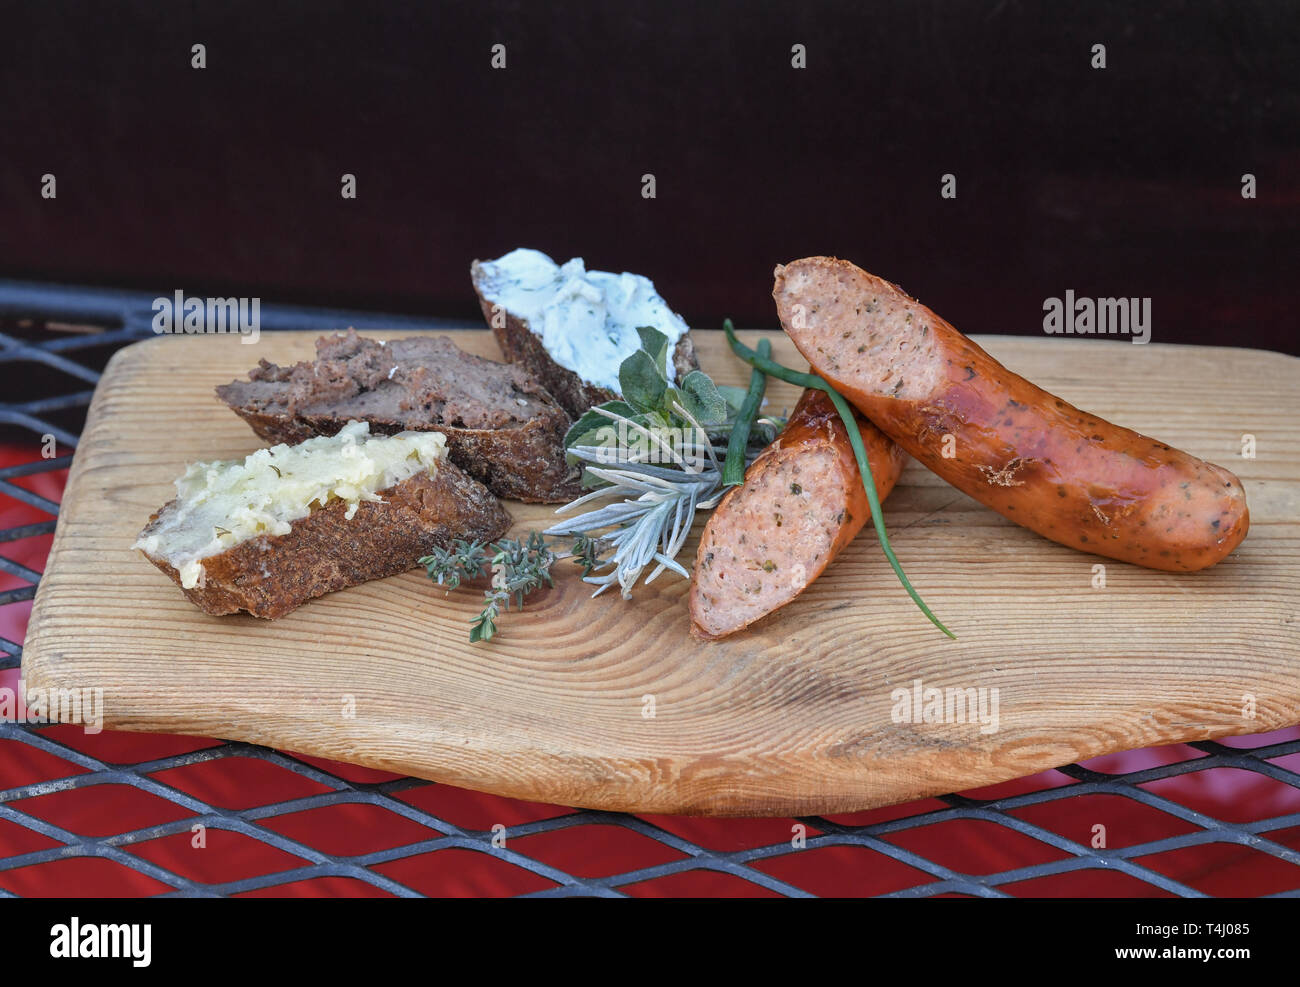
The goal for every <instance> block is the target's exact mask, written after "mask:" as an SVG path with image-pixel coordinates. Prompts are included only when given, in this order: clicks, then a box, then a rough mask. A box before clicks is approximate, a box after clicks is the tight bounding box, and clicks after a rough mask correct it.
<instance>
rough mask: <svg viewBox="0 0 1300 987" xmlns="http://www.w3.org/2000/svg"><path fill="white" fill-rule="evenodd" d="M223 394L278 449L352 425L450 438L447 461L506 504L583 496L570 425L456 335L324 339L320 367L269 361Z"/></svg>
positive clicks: (527, 384) (516, 373) (528, 379)
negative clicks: (569, 459)
mask: <svg viewBox="0 0 1300 987" xmlns="http://www.w3.org/2000/svg"><path fill="white" fill-rule="evenodd" d="M248 377H249V379H248V380H247V381H232V382H231V383H229V384H223V385H222V386H220V387H218V388H217V395H218V396H219V397H220V398H221V400H222V401H224V402H226V404H228V405H229V406H230V407H231V409H233V410H234V412H235V413H236V414H237V415H239V416H240V417H241V418H243V419H244V421H246V422H248V424H249V425H251V426H252V428H253V431H254V432H256V433H257V434H258V435H259V436H261V437H262V438H263V439H265V440H266V441H267V442H270V443H272V444H274V443H279V442H286V443H290V444H292V443H295V442H301V441H302V440H304V439H308V438H311V437H312V436H314V435H333V434H335V433H336V432H338V430H339V429H341V428H342V427H343V426H344V425H346V424H347V423H348V421H349V420H353V419H355V420H358V421H364V422H368V423H369V424H370V430H371V432H372V433H376V434H386V435H392V434H394V433H397V432H401V431H407V430H410V431H421V432H441V433H442V434H443V435H445V436H446V437H447V455H448V456H449V457H450V459H451V461H452V462H453V463H455V464H456V465H457V466H459V467H460V468H461V469H462V470H464V471H465V472H466V473H468V474H469V475H470V476H472V477H474V479H476V480H478V481H480V482H482V483H483V484H485V485H486V486H487V488H488V489H489V490H491V491H492V492H493V493H494V494H496V495H497V496H498V497H508V498H510V499H513V500H523V501H530V502H533V503H543V504H563V503H567V502H568V501H570V500H573V499H574V498H575V497H577V496H579V494H580V493H581V489H580V485H579V475H580V469H579V468H578V467H577V466H570V465H568V464H567V463H566V462H565V460H564V433H565V432H566V431H568V428H569V417H568V415H567V414H566V413H565V410H564V408H563V407H561V406H560V405H559V404H557V403H556V401H555V399H554V398H553V397H552V396H551V394H550V393H549V392H548V391H547V389H546V388H545V387H544V386H543V384H542V382H541V381H540V380H538V379H537V378H536V377H535V376H533V375H531V374H529V373H528V372H527V370H526V369H525V368H523V367H518V366H513V365H510V364H505V363H497V362H496V361H494V360H487V359H484V358H483V357H480V356H474V355H472V354H470V353H466V352H464V351H463V350H461V349H459V348H458V347H457V346H456V344H455V343H453V342H452V341H451V340H450V339H448V338H447V337H446V336H437V337H427V336H426V337H418V336H417V337H412V338H408V339H394V340H390V341H388V342H385V343H380V342H378V341H377V340H373V339H363V338H362V337H360V336H358V335H357V334H356V332H355V331H354V330H351V329H349V330H348V332H347V334H346V335H344V334H338V335H334V336H322V337H321V338H320V339H318V340H317V341H316V359H315V361H313V362H307V361H303V362H301V363H297V364H295V365H294V366H292V367H280V366H277V365H276V364H274V363H270V362H268V361H266V360H262V361H261V362H260V364H259V365H258V366H257V367H255V368H254V369H253V370H251V371H249V374H248Z"/></svg>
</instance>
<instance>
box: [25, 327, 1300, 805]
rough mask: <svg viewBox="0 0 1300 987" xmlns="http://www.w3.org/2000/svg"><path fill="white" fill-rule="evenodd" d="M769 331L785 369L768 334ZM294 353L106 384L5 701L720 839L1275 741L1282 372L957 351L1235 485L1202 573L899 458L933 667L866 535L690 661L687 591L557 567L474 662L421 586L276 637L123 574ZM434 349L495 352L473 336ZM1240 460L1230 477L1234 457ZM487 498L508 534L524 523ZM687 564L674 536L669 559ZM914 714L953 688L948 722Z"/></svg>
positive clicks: (1284, 435)
mask: <svg viewBox="0 0 1300 987" xmlns="http://www.w3.org/2000/svg"><path fill="white" fill-rule="evenodd" d="M697 335H698V336H699V339H698V347H699V352H700V359H701V362H702V364H703V366H704V368H705V369H706V370H707V371H708V372H709V373H710V374H712V375H713V376H714V377H715V379H716V380H718V382H719V383H731V384H740V383H742V382H743V381H744V380H745V379H746V376H747V368H745V367H743V366H742V365H741V364H740V363H739V362H738V361H736V360H735V359H733V358H732V357H731V356H730V355H729V354H728V353H727V352H726V351H725V345H724V342H723V340H722V338H721V336H720V335H719V334H716V333H699V334H697ZM750 335H751V337H753V336H755V335H756V334H750ZM771 336H772V340H773V344H774V346H775V350H776V353H777V355H778V358H780V359H782V360H784V361H785V362H786V363H788V364H791V365H794V364H796V363H797V362H798V359H797V356H796V355H795V352H794V349H793V347H792V346H791V345H790V344H789V343H788V341H787V339H786V337H785V336H784V335H783V334H780V333H771ZM313 338H314V337H313V336H311V335H307V334H297V333H293V334H265V335H263V336H262V337H261V340H260V342H258V343H257V344H256V345H251V346H250V345H241V343H240V342H239V340H238V338H237V337H233V336H191V337H160V338H158V339H151V340H148V341H146V342H143V343H138V344H136V345H134V346H131V347H128V348H126V349H125V350H123V351H121V352H120V353H118V354H117V355H116V356H115V357H114V358H113V360H112V362H111V363H110V364H109V367H108V369H107V370H106V372H105V374H104V378H103V380H102V382H101V383H100V385H99V388H98V389H97V391H96V393H95V398H94V402H93V404H92V406H91V409H90V415H89V420H88V421H87V425H86V429H85V433H84V436H83V440H82V444H81V446H80V448H79V449H78V451H77V454H76V458H75V461H74V463H73V466H72V471H71V476H70V478H69V481H68V486H67V491H66V494H65V496H64V500H63V509H62V513H61V516H60V518H59V523H58V531H57V533H56V535H55V539H54V546H53V550H52V552H51V554H50V558H49V563H48V567H47V569H46V572H45V576H44V578H43V579H42V581H41V584H40V589H39V591H38V593H37V595H36V602H35V609H34V612H33V615H32V621H31V627H30V630H29V631H28V636H27V643H26V649H25V651H24V656H23V673H24V676H25V678H26V681H27V685H28V687H29V688H31V687H46V688H69V689H70V688H76V689H82V688H102V689H103V696H104V700H103V702H104V708H105V725H106V726H109V727H111V728H114V729H120V730H146V731H165V732H168V733H182V734H198V735H205V736H212V737H222V738H230V739H236V740H244V741H250V742H253V743H258V744H266V745H270V746H273V747H280V748H285V749H288V750H292V751H300V752H303V753H308V754H314V755H319V756H322V757H327V758H334V759H338V760H342V761H353V762H356V763H359V764H365V765H369V766H372V767H376V768H382V769H388V770H391V771H397V772H405V773H409V774H412V775H418V776H422V777H426V778H431V779H435V780H437V781H443V782H448V783H450V784H454V785H459V786H463V787H467V788H474V789H482V790H485V791H491V792H496V793H499V794H502V795H508V796H514V797H518V798H524V799H536V800H541V801H545V802H554V803H561V804H565V805H574V806H591V807H598V808H605V809H615V810H624V811H632V812H677V813H715V814H734V815H742V814H780V815H804V814H810V813H833V812H845V811H850V810H857V809H863V808H868V807H872V806H877V805H881V804H887V803H891V802H900V801H904V800H907V799H914V798H919V797H922V796H927V795H932V794H937V793H943V792H949V791H956V790H962V789H968V788H972V787H975V786H980V785H984V784H988V783H992V782H998V781H1002V780H1005V779H1008V778H1013V777H1016V776H1020V775H1025V774H1030V773H1032V772H1036V771H1039V770H1042V769H1045V768H1050V767H1053V766H1057V765H1061V764H1066V763H1069V762H1072V761H1076V760H1080V759H1084V758H1089V757H1093V756H1096V755H1100V754H1105V753H1107V752H1110V751H1116V750H1123V749H1128V748H1136V747H1142V746H1147V745H1152V744H1164V743H1170V742H1174V741H1184V740H1194V739H1204V738H1210V737H1219V736H1224V735H1232V734H1250V733H1260V732H1263V731H1266V730H1269V729H1273V728H1277V727H1281V726H1284V725H1289V724H1294V723H1297V722H1300V638H1298V636H1297V623H1296V612H1297V609H1298V607H1297V600H1298V599H1300V520H1298V518H1300V438H1298V437H1297V422H1300V360H1297V359H1295V358H1292V357H1288V356H1283V355H1279V354H1276V353H1267V352H1262V351H1257V350H1233V349H1209V348H1201V347H1191V346H1161V345H1158V344H1152V345H1146V346H1135V345H1132V344H1129V343H1119V342H1100V341H1082V340H1066V339H1061V338H1054V339H1013V338H1006V337H989V338H980V340H979V341H980V343H981V344H982V345H983V346H985V347H986V348H987V349H988V350H990V352H992V354H993V355H994V356H996V357H997V358H999V359H1000V360H1002V361H1003V362H1005V363H1006V364H1007V365H1008V366H1009V367H1011V368H1012V369H1014V370H1016V371H1017V372H1019V373H1021V374H1023V375H1025V376H1027V377H1029V378H1030V379H1031V380H1034V381H1035V382H1037V383H1039V384H1041V385H1042V386H1044V387H1046V388H1048V389H1049V390H1051V391H1054V392H1055V393H1057V394H1059V395H1061V396H1062V397H1064V398H1065V399H1066V400H1068V401H1070V402H1072V403H1075V404H1077V405H1079V406H1081V407H1083V408H1086V409H1087V410H1089V411H1092V412H1096V413H1098V414H1101V415H1103V416H1104V417H1106V418H1109V419H1111V420H1113V421H1116V422H1120V423H1123V424H1125V425H1128V426H1130V427H1132V428H1136V429H1137V430H1139V431H1141V432H1144V433H1147V434H1149V435H1153V436H1156V437H1159V438H1160V439H1162V440H1164V441H1166V442H1169V443H1172V444H1173V445H1176V446H1179V447H1181V448H1183V449H1187V450H1189V451H1190V452H1192V453H1194V454H1195V455H1198V456H1201V457H1204V458H1206V459H1209V460H1212V461H1213V462H1216V463H1220V464H1222V465H1224V466H1227V467H1228V468H1230V469H1232V470H1233V471H1235V472H1236V473H1237V474H1238V475H1239V476H1240V477H1241V478H1242V480H1243V481H1244V483H1245V486H1246V491H1247V495H1248V498H1249V503H1250V509H1251V518H1252V525H1251V531H1250V536H1249V537H1248V538H1247V540H1246V542H1245V543H1244V544H1243V546H1242V547H1241V548H1240V549H1238V551H1237V552H1236V553H1234V554H1233V555H1232V556H1231V557H1230V558H1229V559H1227V560H1226V561H1224V562H1223V563H1222V564H1220V565H1219V566H1217V567H1216V568H1214V569H1211V570H1209V571H1207V572H1201V573H1194V574H1190V575H1173V574H1170V573H1163V572H1151V571H1147V570H1143V569H1138V568H1135V567H1133V566H1129V565H1124V564H1122V563H1118V562H1107V561H1105V560H1102V559H1099V558H1095V557H1093V556H1088V555H1082V554H1079V553H1077V552H1074V551H1070V550H1068V549H1066V548H1062V547H1060V546H1058V545H1055V544H1052V543H1050V542H1047V541H1045V540H1043V539H1042V538H1039V537H1038V536H1036V535H1033V534H1031V533H1030V532H1028V531H1025V530H1023V529H1021V528H1018V527H1016V526H1015V525H1013V524H1011V523H1010V522H1009V521H1006V520H1004V519H1003V518H1001V517H999V516H998V515H996V514H994V513H993V512H992V511H989V510H986V509H985V508H983V507H980V506H979V505H978V504H976V503H975V502H974V501H973V500H971V499H969V498H968V497H966V496H964V495H962V494H960V493H958V492H957V491H956V490H954V489H952V488H951V487H948V486H947V485H945V484H944V483H943V482H942V481H940V480H939V479H938V478H937V477H935V476H934V475H932V474H930V473H929V472H927V471H926V470H925V469H924V468H922V467H920V466H919V465H918V464H916V463H914V462H909V464H908V466H907V469H906V470H905V472H904V473H903V477H902V480H901V482H900V483H899V485H898V488H897V490H896V491H895V493H894V495H893V496H892V497H891V498H890V499H889V501H888V502H887V504H886V507H885V514H886V523H887V525H888V527H889V530H890V532H891V534H892V538H893V542H894V546H895V549H896V550H897V552H898V555H899V557H900V559H901V560H902V562H903V564H904V566H905V568H906V570H907V571H908V573H909V575H910V576H911V578H912V580H913V582H914V583H915V584H916V586H917V587H918V589H919V591H920V592H921V594H922V595H923V596H924V597H925V599H926V601H927V602H928V603H929V604H930V605H931V606H932V607H933V608H934V610H935V612H936V613H937V614H938V615H939V616H940V617H941V618H942V619H943V620H944V621H945V622H946V623H947V624H948V626H950V627H951V628H952V629H953V630H954V631H955V633H956V634H957V640H956V641H950V640H948V639H947V638H945V637H943V636H942V635H941V634H940V633H939V632H938V631H937V630H935V629H934V628H933V627H932V626H931V625H930V624H929V623H928V622H927V621H926V620H925V619H924V618H923V617H922V616H921V614H920V613H919V612H918V611H917V609H916V608H915V607H914V606H913V605H912V603H911V602H910V601H909V599H908V598H907V596H906V595H905V594H904V592H903V590H902V589H901V587H900V586H899V584H898V582H897V580H896V579H895V577H894V575H893V574H892V572H891V571H890V569H889V567H888V565H887V564H886V563H885V561H884V560H883V558H882V556H881V553H880V550H879V547H878V545H877V543H876V539H875V537H874V535H872V534H870V533H864V534H863V535H862V536H861V537H860V538H858V539H857V541H856V542H855V543H854V544H853V545H851V546H850V547H849V548H848V549H847V550H846V551H845V552H844V554H843V555H842V556H841V557H840V558H839V559H838V560H837V561H836V562H835V563H834V564H833V565H832V566H831V568H830V569H829V571H828V572H827V573H826V574H825V575H824V576H823V578H822V579H820V580H819V581H818V582H817V583H815V584H814V585H813V586H812V587H811V588H810V589H809V591H808V592H807V593H805V594H804V596H803V597H801V598H800V599H799V600H797V601H796V602H794V603H793V604H792V605H790V606H789V607H787V608H786V609H785V610H783V611H780V612H779V613H778V614H777V615H775V616H774V617H769V618H767V619H766V620H765V621H764V622H762V623H761V624H759V625H757V626H756V627H754V628H752V629H751V630H750V631H749V632H747V633H743V634H741V635H738V636H736V637H734V638H732V639H729V640H727V641H723V642H720V643H714V644H702V643H699V642H696V641H693V640H691V639H690V638H689V637H688V636H687V626H688V620H687V613H686V606H685V604H686V601H685V596H686V589H687V585H686V582H685V581H684V580H681V579H675V578H673V577H671V576H665V577H661V578H660V579H659V580H658V581H656V582H655V583H653V584H652V585H651V586H650V587H649V588H644V587H643V588H639V589H638V590H637V591H636V596H635V599H634V600H632V601H630V602H625V601H621V600H619V599H618V598H617V597H616V596H608V595H607V596H601V597H600V598H597V599H594V600H593V599H590V598H589V590H590V587H588V586H586V585H584V584H583V583H582V582H581V581H580V580H579V579H578V578H577V576H576V569H573V568H570V565H569V564H568V563H564V564H562V565H561V566H560V569H561V570H562V573H563V575H562V578H560V579H559V580H558V585H557V586H556V588H555V589H554V590H551V591H548V592H547V593H545V595H541V596H538V597H535V598H533V599H530V601H529V603H528V606H527V608H526V610H524V611H523V612H522V613H510V614H508V615H507V616H506V617H505V618H504V619H503V620H502V622H501V625H500V626H501V634H500V635H499V637H498V638H497V639H496V640H494V641H493V642H492V643H491V644H490V645H470V644H469V643H468V639H467V633H468V628H469V622H470V619H471V617H472V616H473V615H474V614H475V613H476V611H477V609H478V603H477V601H478V600H479V599H481V592H480V591H479V590H475V589H470V588H462V589H461V590H458V591H456V592H453V593H450V594H447V593H445V592H443V591H441V590H439V589H437V588H435V587H434V586H433V585H431V584H430V583H429V581H428V580H427V579H426V578H425V576H424V575H423V573H422V572H411V573H407V574H406V575H403V576H398V577H394V578H391V579H385V580H382V581H378V582H373V583H370V584H368V585H365V586H361V587H357V588H354V589H350V590H346V591H344V592H340V593H335V594H333V595H331V596H328V597H324V598H322V599H319V600H315V601H313V602H310V603H308V604H306V605H305V606H303V607H301V608H300V609H299V610H297V611H296V612H294V613H292V614H290V615H289V616H287V617H285V618H283V619H281V620H279V621H275V622H273V623H270V622H265V621H260V620H257V619H255V618H253V617H248V616H231V617H209V616H207V615H205V614H203V613H201V612H200V611H199V610H197V609H196V608H195V607H193V606H192V605H191V604H190V603H189V602H187V601H186V600H185V598H184V597H183V596H182V595H181V593H180V591H179V590H178V589H177V588H176V587H175V586H174V585H173V584H172V583H171V582H169V581H168V580H167V579H166V577H164V576H163V575H162V574H161V573H160V572H159V571H158V570H157V569H155V568H154V567H153V566H152V565H149V564H148V563H147V562H145V561H144V559H143V558H142V557H140V555H139V554H138V553H136V552H134V551H132V550H131V548H130V546H131V543H132V541H133V540H134V538H135V536H136V533H137V532H138V531H139V529H140V527H141V526H142V525H143V524H144V522H145V519H146V518H147V517H148V516H149V514H150V512H152V511H153V510H154V509H156V508H157V507H158V506H159V505H161V504H162V503H163V502H164V501H166V500H168V499H169V498H170V497H171V496H172V486H171V482H172V479H173V478H174V477H175V476H177V475H178V474H179V473H180V472H181V470H182V468H183V466H184V465H185V464H186V463H187V462H189V461H191V460H196V459H226V458H234V457H242V456H244V455H246V454H248V453H249V452H251V451H253V450H254V449H255V448H257V447H258V445H259V441H258V439H257V438H256V436H254V435H253V433H252V432H251V431H250V430H249V429H248V427H247V426H246V425H244V423H243V422H242V421H240V420H239V419H238V418H236V417H235V416H234V415H233V414H232V413H230V412H229V411H228V410H227V409H226V408H225V407H224V406H223V405H222V404H220V403H219V402H218V401H217V399H216V397H215V396H214V395H213V392H212V388H213V387H214V386H215V385H217V384H221V383H225V382H227V381H230V380H232V379H234V378H235V377H238V376H242V375H243V373H244V372H245V371H247V370H248V369H249V368H250V367H251V366H252V365H253V364H255V363H256V362H257V360H258V359H259V358H262V357H265V358H266V359H268V360H272V361H274V362H277V363H282V364H283V363H290V362H292V361H294V360H297V359H303V358H309V357H310V356H311V354H312V351H313ZM457 341H458V342H459V343H460V344H461V345H462V346H463V347H465V348H466V349H469V350H471V351H473V352H476V353H480V354H483V355H487V356H497V355H498V354H497V351H496V346H495V343H494V342H493V340H492V338H491V336H490V334H488V333H487V332H484V331H476V332H465V333H463V334H459V335H458V336H457ZM751 342H752V339H751ZM769 394H770V397H771V398H772V399H773V402H774V404H775V405H777V406H778V407H780V406H782V405H784V406H786V407H789V406H790V405H791V404H792V403H793V399H794V397H795V392H794V391H793V389H791V388H789V387H787V386H786V385H774V386H773V387H772V388H771V390H770V391H769ZM1246 434H1249V435H1253V436H1254V437H1255V449H1256V458H1253V459H1249V458H1243V457H1242V455H1241V450H1242V441H1243V440H1242V437H1243V435H1246ZM507 506H508V507H509V508H510V510H511V512H512V513H513V515H514V517H515V519H516V521H517V525H516V528H517V530H524V529H527V528H530V527H541V526H543V525H544V524H546V523H547V519H548V518H549V517H550V510H551V509H550V508H546V507H537V506H531V507H530V506H525V505H522V504H514V503H511V504H508V505H507ZM868 527H869V526H868ZM694 551H695V543H694V540H692V542H691V543H689V544H688V545H687V547H686V549H685V550H684V554H683V559H684V560H685V561H686V562H687V564H688V565H689V561H690V560H691V559H693V558H694ZM1099 564H1104V565H1105V572H1104V575H1105V585H1104V588H1103V587H1100V586H1098V585H1096V584H1097V582H1098V579H1097V571H1096V570H1095V567H1096V566H1097V565H1099ZM917 683H919V687H918V686H917ZM932 688H937V689H939V690H951V694H952V696H953V697H954V703H953V705H952V706H951V708H947V700H948V694H949V693H948V692H946V691H945V692H944V693H943V699H944V703H943V704H941V705H940V706H939V707H936V706H935V705H934V703H933V694H932V693H931V694H928V695H927V693H926V692H925V691H924V690H926V689H932ZM895 690H902V692H901V693H895ZM956 690H975V691H974V692H973V693H966V692H962V693H961V696H962V697H963V699H965V698H966V697H967V696H970V697H972V698H974V699H975V700H976V702H978V701H979V700H980V698H981V697H982V698H983V701H984V704H985V705H984V706H983V712H984V714H985V720H984V722H983V723H981V722H958V720H960V719H962V717H961V716H960V715H959V710H958V706H957V705H956V703H955V697H956V696H957V691H956ZM980 690H983V692H981V691H980ZM994 690H996V692H995V691H994ZM995 696H996V702H997V707H996V712H997V716H996V722H994V718H993V715H992V714H993V711H994V707H993V705H992V704H993V702H994V697H995ZM927 708H928V710H929V714H930V715H929V716H928V717H927V715H926V713H927ZM918 712H919V713H920V716H917V715H916V714H917V713H918ZM936 719H937V720H938V722H930V720H936ZM994 726H996V729H995V730H994V729H988V728H989V727H994Z"/></svg>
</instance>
